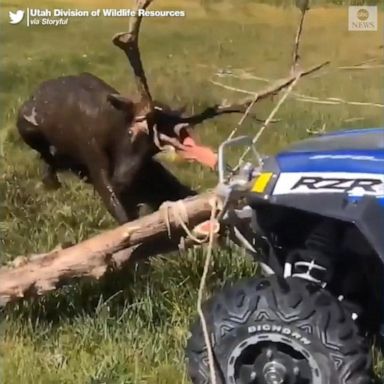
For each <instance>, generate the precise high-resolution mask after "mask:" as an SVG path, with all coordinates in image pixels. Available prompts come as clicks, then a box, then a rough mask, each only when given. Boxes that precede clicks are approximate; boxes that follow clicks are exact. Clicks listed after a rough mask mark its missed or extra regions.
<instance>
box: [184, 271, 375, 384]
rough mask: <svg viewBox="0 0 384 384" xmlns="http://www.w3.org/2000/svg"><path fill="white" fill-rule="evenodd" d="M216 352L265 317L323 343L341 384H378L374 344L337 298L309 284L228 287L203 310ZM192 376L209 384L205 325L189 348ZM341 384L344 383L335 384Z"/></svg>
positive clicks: (258, 282)
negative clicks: (237, 332)
mask: <svg viewBox="0 0 384 384" xmlns="http://www.w3.org/2000/svg"><path fill="white" fill-rule="evenodd" d="M203 311H204V314H205V318H206V321H207V324H208V328H209V330H210V333H211V339H212V340H213V341H212V343H213V345H212V347H213V349H214V351H215V352H216V350H218V349H220V343H221V341H222V340H223V337H225V335H227V334H228V333H231V331H232V330H233V329H234V328H236V327H238V326H244V325H245V324H248V323H250V322H252V323H254V322H255V321H256V322H257V321H258V318H260V316H261V317H264V318H268V319H269V320H271V321H273V320H277V321H281V320H283V321H284V322H285V323H286V324H292V325H294V326H295V327H298V328H301V329H302V330H303V331H305V332H306V333H307V334H308V333H310V332H312V334H313V336H315V337H317V339H319V340H321V342H322V344H323V346H324V347H325V348H326V349H327V351H329V353H330V354H332V359H333V360H334V362H335V364H336V362H339V363H340V365H339V367H338V368H337V370H338V374H339V376H340V384H368V383H371V382H372V360H371V356H370V346H369V343H368V341H367V340H366V339H365V338H364V337H363V336H362V335H361V334H360V332H359V329H358V327H357V325H356V324H355V322H354V321H353V320H352V318H351V314H350V313H348V312H347V311H346V310H345V309H344V308H343V306H342V304H341V302H339V301H338V300H337V299H336V298H334V297H333V296H332V295H331V294H330V293H329V292H327V291H326V290H324V289H321V287H320V286H318V285H314V284H312V283H309V282H305V281H303V280H299V279H295V278H290V279H287V280H285V279H282V278H278V277H276V276H272V277H268V278H251V279H245V280H242V281H239V282H237V283H236V284H235V285H233V286H231V287H230V286H227V287H224V288H223V289H222V290H221V291H220V292H219V293H217V294H216V295H214V296H213V297H211V298H210V299H209V300H208V301H206V302H205V304H204V305H203ZM186 356H187V360H188V371H189V375H190V378H191V379H192V382H193V383H194V384H209V383H210V380H209V370H208V364H207V354H206V348H205V342H204V337H203V333H202V329H201V324H200V319H196V320H195V322H194V323H193V325H192V327H191V337H190V338H189V340H188V343H187V347H186ZM222 384H224V382H223V381H222ZM332 384H339V383H332Z"/></svg>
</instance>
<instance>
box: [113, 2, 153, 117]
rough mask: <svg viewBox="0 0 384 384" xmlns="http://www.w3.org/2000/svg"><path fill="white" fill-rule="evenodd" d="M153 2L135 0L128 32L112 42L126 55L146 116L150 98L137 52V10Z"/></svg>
mask: <svg viewBox="0 0 384 384" xmlns="http://www.w3.org/2000/svg"><path fill="white" fill-rule="evenodd" d="M152 1H153V0H136V10H135V16H133V17H132V18H131V20H130V24H129V31H128V32H121V33H118V34H116V35H115V36H114V37H113V39H112V41H113V43H114V44H115V45H116V46H117V47H119V48H120V49H122V50H123V51H124V53H125V54H126V55H127V57H128V60H129V63H130V65H131V67H132V69H133V72H134V74H135V80H136V86H137V90H138V92H139V94H140V96H141V102H142V111H143V113H145V114H147V113H149V112H151V111H152V110H153V101H152V96H151V93H150V91H149V87H148V82H147V78H146V75H145V71H144V67H143V63H142V60H141V56H140V50H139V33H140V26H141V21H142V15H140V13H139V10H141V9H146V8H147V7H148V6H149V5H150V4H151V3H152Z"/></svg>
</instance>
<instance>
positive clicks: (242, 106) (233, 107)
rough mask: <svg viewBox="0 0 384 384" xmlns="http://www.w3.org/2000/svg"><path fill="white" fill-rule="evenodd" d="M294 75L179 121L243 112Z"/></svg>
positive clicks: (310, 70)
mask: <svg viewBox="0 0 384 384" xmlns="http://www.w3.org/2000/svg"><path fill="white" fill-rule="evenodd" d="M327 64H329V61H326V62H324V63H322V64H319V65H316V66H314V67H311V68H309V69H307V70H305V71H303V72H301V75H300V77H303V76H306V75H309V74H311V73H313V72H315V71H318V70H319V69H321V68H323V67H324V66H325V65H327ZM296 77H297V75H296V74H292V75H290V76H289V77H287V78H284V79H280V80H277V81H276V82H275V83H273V84H271V85H270V86H268V87H266V88H264V89H262V90H261V91H259V92H255V93H251V94H252V95H253V97H250V98H246V99H244V100H243V101H241V102H239V103H235V104H221V105H215V106H213V107H209V108H207V109H205V110H204V111H202V112H200V113H198V114H195V115H193V116H189V117H182V118H180V122H182V123H188V124H190V125H197V124H200V123H202V122H203V121H204V120H207V119H210V118H213V117H216V116H219V115H223V114H229V113H245V112H246V111H247V109H248V108H249V106H250V105H252V104H255V103H257V102H258V101H260V100H263V99H266V98H268V97H269V96H273V95H276V94H277V93H279V92H280V91H282V90H283V89H285V88H287V87H289V86H290V85H291V84H292V83H293V82H294V81H295V80H296Z"/></svg>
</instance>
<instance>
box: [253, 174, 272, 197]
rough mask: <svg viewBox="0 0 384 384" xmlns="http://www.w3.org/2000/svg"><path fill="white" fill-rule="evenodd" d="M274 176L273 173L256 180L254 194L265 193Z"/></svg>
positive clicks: (262, 175)
mask: <svg viewBox="0 0 384 384" xmlns="http://www.w3.org/2000/svg"><path fill="white" fill-rule="evenodd" d="M272 175H273V173H272V172H266V173H262V174H261V175H260V176H259V177H258V178H257V179H256V181H255V184H253V187H252V192H257V193H263V192H264V190H265V188H266V187H267V185H268V183H269V181H270V180H271V177H272Z"/></svg>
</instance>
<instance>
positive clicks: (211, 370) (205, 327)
mask: <svg viewBox="0 0 384 384" xmlns="http://www.w3.org/2000/svg"><path fill="white" fill-rule="evenodd" d="M212 200H213V201H210V204H211V206H212V211H211V218H210V222H212V221H213V220H214V218H215V216H216V209H217V205H216V204H217V201H216V200H217V199H212ZM213 238H214V237H213V230H212V226H211V227H210V231H209V242H208V247H207V255H206V258H205V264H204V270H203V275H202V276H201V280H200V287H199V293H198V297H197V312H198V314H199V317H200V321H201V327H202V329H203V335H204V342H205V346H206V348H207V353H208V366H209V374H210V378H211V384H216V383H217V380H216V372H215V361H214V358H213V351H212V344H211V340H210V337H209V331H208V325H207V321H206V319H205V316H204V312H203V308H202V303H203V297H204V291H205V287H206V282H207V276H208V272H209V266H210V264H211V259H212V248H213Z"/></svg>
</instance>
